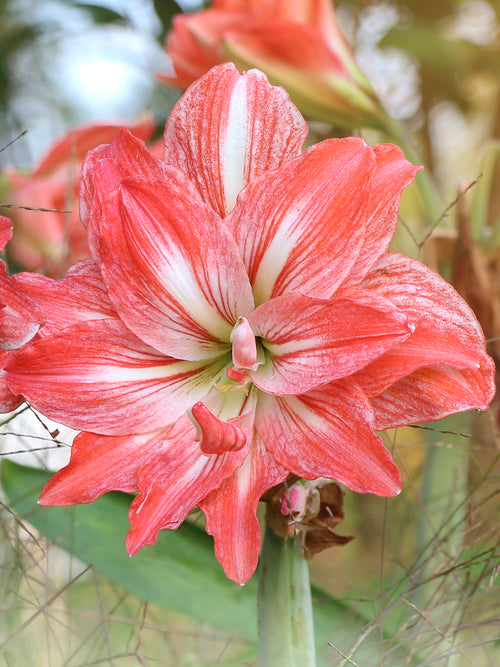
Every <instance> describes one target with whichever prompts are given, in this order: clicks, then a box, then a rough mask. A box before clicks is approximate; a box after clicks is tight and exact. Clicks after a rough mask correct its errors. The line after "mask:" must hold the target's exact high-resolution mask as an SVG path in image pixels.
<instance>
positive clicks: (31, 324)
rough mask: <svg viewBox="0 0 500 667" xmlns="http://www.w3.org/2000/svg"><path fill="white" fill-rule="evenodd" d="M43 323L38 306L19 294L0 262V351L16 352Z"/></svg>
mask: <svg viewBox="0 0 500 667" xmlns="http://www.w3.org/2000/svg"><path fill="white" fill-rule="evenodd" d="M44 322H45V314H44V312H43V310H42V309H41V308H40V306H39V305H38V304H36V303H35V302H34V301H33V300H32V299H30V298H29V297H26V296H24V295H23V294H20V293H19V292H18V291H17V289H16V288H15V284H14V283H13V282H12V280H11V279H10V278H9V277H8V275H7V267H6V265H5V262H3V261H2V260H0V350H16V349H18V348H20V347H21V346H22V345H24V344H25V343H27V342H28V341H29V340H31V339H32V338H33V336H34V335H35V334H36V333H37V331H38V330H39V328H40V326H42V325H43V324H44Z"/></svg>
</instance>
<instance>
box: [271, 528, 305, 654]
mask: <svg viewBox="0 0 500 667" xmlns="http://www.w3.org/2000/svg"><path fill="white" fill-rule="evenodd" d="M258 629H259V661H260V664H261V665H262V666H265V665H273V667H315V665H316V655H315V648H314V624H313V612H312V601H311V586H310V583H309V566H308V564H307V562H306V561H305V559H304V554H303V547H302V544H301V541H300V538H299V536H297V537H296V538H295V539H294V538H288V539H287V538H282V537H278V535H276V534H275V533H274V531H273V530H272V529H271V528H270V527H269V526H267V527H266V532H265V538H264V546H263V548H262V552H261V555H260V564H259V593H258Z"/></svg>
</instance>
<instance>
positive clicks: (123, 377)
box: [8, 65, 493, 583]
mask: <svg viewBox="0 0 500 667" xmlns="http://www.w3.org/2000/svg"><path fill="white" fill-rule="evenodd" d="M304 135H305V124H304V122H303V120H302V119H301V118H300V115H299V114H298V112H297V110H296V109H295V108H294V107H293V105H292V104H291V102H290V100H289V98H288V97H287V95H286V93H285V92H284V91H283V90H281V89H278V88H273V87H271V86H270V85H269V83H268V82H267V80H266V78H265V77H264V75H263V74H261V73H260V72H257V71H250V72H248V73H246V74H245V75H239V74H238V73H237V71H236V70H235V68H234V67H233V66H232V65H222V66H219V67H216V68H214V69H213V70H211V71H210V72H209V73H208V74H207V75H206V77H204V78H203V79H202V80H200V81H199V82H198V83H197V84H195V85H194V86H193V87H192V88H191V89H190V90H189V91H188V92H187V94H186V95H185V96H184V97H183V98H182V99H181V100H180V102H179V103H178V105H177V106H176V107H175V109H174V111H173V112H172V115H171V117H170V118H169V120H168V122H167V126H166V130H165V157H164V159H163V161H161V160H158V159H156V158H155V157H154V156H153V155H151V153H149V152H148V150H147V149H146V147H145V146H144V144H143V143H142V142H141V141H139V140H138V139H136V138H134V137H133V136H132V135H131V134H130V133H128V132H124V133H123V134H122V136H121V137H120V138H119V139H117V140H116V141H114V142H113V143H112V144H110V145H107V146H101V147H99V148H97V149H95V150H94V151H92V152H91V153H90V154H89V155H88V156H87V158H86V161H85V164H84V168H83V176H82V178H83V184H82V194H81V197H82V202H81V203H82V206H81V210H82V217H83V219H84V221H85V222H86V224H87V226H88V231H89V240H90V247H91V251H92V255H93V259H92V260H86V261H84V262H83V263H79V264H77V265H76V266H75V267H74V268H73V269H72V271H71V272H70V274H69V275H68V276H67V277H66V278H64V279H63V280H61V281H53V280H51V279H49V278H45V277H41V276H35V275H32V274H24V275H23V276H20V277H19V279H18V289H22V290H23V291H24V293H25V294H31V295H32V296H33V298H36V300H37V302H38V303H40V304H41V305H42V306H43V307H44V309H45V310H46V314H47V324H46V326H45V327H44V328H43V329H42V330H41V331H40V334H39V338H38V340H37V341H36V342H35V343H32V344H31V345H30V346H29V347H28V348H27V349H25V350H22V351H21V352H19V353H18V354H17V355H16V358H15V360H13V361H12V362H11V363H9V365H8V382H9V383H10V387H11V389H12V390H13V391H16V392H20V393H22V394H23V395H24V396H26V398H27V399H28V400H29V402H30V403H31V404H32V405H33V406H34V407H35V408H36V409H38V410H40V411H41V412H42V413H44V414H46V415H47V416H49V417H52V418H54V419H56V420H58V421H60V422H63V423H65V424H67V425H68V426H71V427H72V428H75V429H78V430H81V431H82V433H80V434H79V435H78V436H77V437H76V439H75V441H74V444H73V450H72V456H71V461H70V463H69V464H68V466H66V467H65V468H64V469H62V470H61V471H60V472H59V473H57V474H56V475H55V476H54V477H53V478H52V479H51V480H50V482H49V483H48V484H47V486H46V487H45V489H44V491H43V493H42V496H41V503H42V504H45V505H71V504H74V503H86V502H91V501H93V500H94V499H95V498H97V497H98V496H100V495H101V494H102V493H104V492H106V491H109V490H112V489H116V490H121V491H126V492H131V493H136V494H137V496H136V497H135V499H134V500H133V502H132V505H131V508H130V514H129V518H130V522H131V529H130V532H129V534H128V536H127V549H128V552H129V553H130V554H135V553H136V552H137V551H138V550H139V549H140V548H141V547H143V546H144V545H145V544H153V543H154V542H155V541H156V537H157V535H158V532H159V531H160V530H162V529H164V528H176V527H177V526H179V525H180V523H181V522H182V521H183V520H184V519H185V518H186V516H187V515H188V513H189V512H190V511H191V510H192V509H193V508H194V507H195V506H198V507H199V508H200V509H201V510H202V511H203V512H204V513H205V515H206V519H207V522H206V529H207V531H208V532H209V533H210V534H212V535H213V536H214V540H215V552H216V555H217V558H218V559H219V560H220V562H221V563H222V565H223V567H224V570H225V572H226V574H227V576H228V577H230V578H231V579H233V580H234V581H237V582H239V583H243V582H245V581H247V580H248V578H249V577H250V576H251V575H252V573H253V571H254V569H255V567H256V564H257V558H258V554H259V549H260V528H259V523H258V521H257V518H256V508H257V504H258V502H259V499H260V497H261V496H262V495H263V494H264V493H265V492H266V491H267V490H268V489H269V488H271V487H273V486H275V485H277V484H279V483H281V482H282V481H283V480H284V479H285V478H286V477H287V476H288V474H289V473H293V474H294V475H296V476H298V477H300V478H305V479H311V480H312V479H317V478H319V477H326V478H333V479H335V480H336V481H337V482H340V483H341V484H344V485H345V486H347V487H348V488H350V489H353V490H354V491H359V492H370V493H375V494H380V495H386V496H393V495H396V494H397V493H398V492H399V491H400V489H401V477H400V474H399V471H398V469H397V467H396V466H395V464H394V463H393V461H392V459H391V456H390V454H389V452H388V450H387V449H386V448H385V446H384V444H383V441H382V439H381V437H380V436H379V435H377V434H376V433H375V429H377V428H387V427H390V426H396V425H399V424H407V423H409V422H413V421H417V420H426V419H438V418H440V417H442V416H444V415H445V414H448V413H450V412H454V411H457V410H466V409H468V408H482V409H484V408H486V407H487V405H488V403H489V401H490V400H491V397H492V392H493V381H492V375H493V365H492V362H491V360H490V359H489V357H488V356H487V355H486V353H485V344H484V337H483V335H482V333H481V330H480V328H479V326H478V324H477V322H476V320H475V318H474V316H473V314H472V312H471V311H470V309H469V308H468V307H467V305H466V304H465V303H464V302H463V301H462V300H461V299H460V297H459V296H458V295H457V294H456V293H455V292H454V291H453V289H452V288H451V287H449V286H448V285H447V283H445V282H444V281H443V280H442V279H441V278H440V277H439V276H437V275H436V274H434V273H432V272H431V271H430V270H429V269H428V268H426V267H425V266H423V265H422V264H420V263H418V262H416V261H414V260H411V259H408V258H406V257H403V256H400V255H397V254H394V253H391V252H389V251H388V250H387V248H388V244H389V242H390V239H391V237H392V235H393V233H394V229H395V226H396V223H397V215H398V208H399V202H400V197H401V192H402V190H403V189H404V187H405V186H406V185H407V184H408V183H410V182H411V180H412V179H413V177H414V174H415V171H416V168H415V167H414V166H413V165H411V164H410V163H409V162H407V161H406V159H405V158H404V156H403V154H402V152H401V151H400V150H399V149H398V148H397V147H396V146H392V145H381V146H374V147H371V146H367V145H366V144H365V142H364V141H363V140H362V139H358V138H348V139H340V140H335V139H332V140H328V141H325V142H323V143H320V144H317V145H315V146H313V147H311V148H309V149H308V150H307V151H306V152H305V153H303V154H301V153H300V146H301V144H302V142H303V139H304Z"/></svg>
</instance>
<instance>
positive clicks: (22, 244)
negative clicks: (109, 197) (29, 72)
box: [5, 116, 154, 277]
mask: <svg viewBox="0 0 500 667" xmlns="http://www.w3.org/2000/svg"><path fill="white" fill-rule="evenodd" d="M124 126H126V127H128V128H129V129H130V130H131V131H132V132H133V133H134V135H135V136H137V137H140V138H141V139H144V140H147V139H149V138H150V137H151V136H152V134H153V132H154V122H153V119H152V118H151V117H149V116H145V117H144V118H142V119H140V120H138V121H137V122H136V123H133V124H130V123H129V124H124V123H118V122H115V123H112V122H106V123H88V124H85V125H80V126H78V127H75V128H73V129H71V130H69V131H68V132H67V133H66V134H65V135H64V136H62V137H60V138H59V139H58V140H57V141H56V142H55V143H54V144H53V145H52V146H51V147H50V148H49V150H48V151H47V152H46V153H45V154H44V155H43V156H42V158H41V159H40V160H39V161H38V163H37V164H36V165H35V167H34V168H33V169H32V170H31V171H20V170H15V169H8V170H6V172H5V176H6V179H7V184H8V187H9V189H10V192H9V194H8V199H9V203H10V204H11V205H12V206H13V208H12V209H10V210H11V212H12V217H13V221H14V229H15V233H14V237H13V239H12V240H11V242H10V243H9V247H8V256H9V260H10V261H11V262H12V263H14V264H15V265H16V266H17V267H18V268H19V269H23V270H27V271H42V272H43V273H45V274H47V275H49V276H52V277H60V276H62V275H64V274H65V273H66V271H67V270H68V268H69V267H70V266H71V265H72V264H73V263H74V262H76V261H77V260H78V259H82V258H83V257H88V255H89V249H88V244H87V233H86V231H85V228H84V227H83V226H82V224H81V222H80V216H79V212H78V191H79V186H80V172H81V166H82V160H83V158H84V156H85V154H86V153H87V152H88V151H89V150H91V149H92V148H95V147H96V146H99V145H100V144H102V143H108V142H110V141H113V139H116V137H117V136H118V135H119V133H120V130H121V128H123V127H124Z"/></svg>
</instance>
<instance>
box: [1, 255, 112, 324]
mask: <svg viewBox="0 0 500 667" xmlns="http://www.w3.org/2000/svg"><path fill="white" fill-rule="evenodd" d="M12 283H13V284H14V286H15V288H16V290H17V291H18V292H20V293H21V294H24V295H25V296H26V297H31V298H32V299H34V300H35V301H36V303H38V304H39V305H40V306H41V307H42V308H43V311H44V312H45V316H46V318H47V321H46V323H45V325H44V326H43V327H42V329H41V330H40V335H41V336H43V337H45V336H49V335H52V334H53V333H58V332H59V331H60V330H61V329H64V328H65V327H67V326H71V325H72V324H78V322H85V321H87V320H98V319H104V318H116V311H115V309H114V307H113V305H112V303H111V301H110V300H109V297H108V295H107V292H106V288H105V286H104V283H103V282H102V278H101V272H100V271H99V269H98V267H97V265H96V264H95V263H94V261H93V260H91V259H84V260H81V261H80V262H77V264H75V265H74V266H73V267H72V268H71V269H70V270H69V271H68V273H67V274H66V277H65V278H62V279H60V280H53V279H52V278H47V277H46V276H42V275H40V274H38V273H17V274H16V275H15V276H12Z"/></svg>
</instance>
